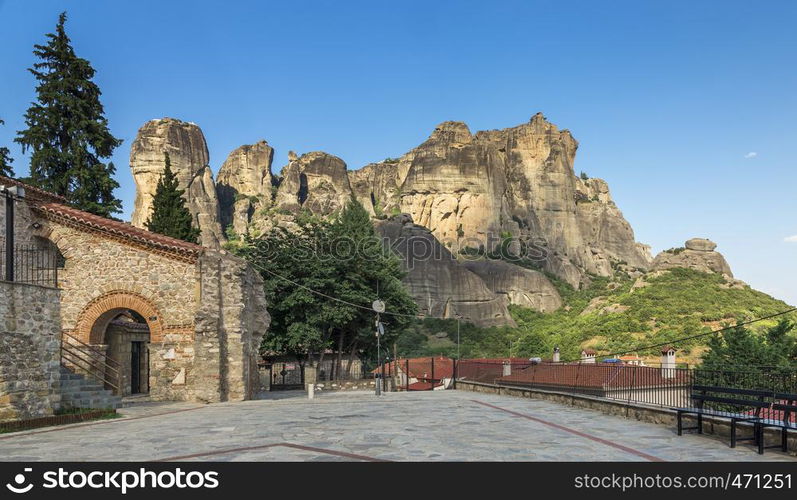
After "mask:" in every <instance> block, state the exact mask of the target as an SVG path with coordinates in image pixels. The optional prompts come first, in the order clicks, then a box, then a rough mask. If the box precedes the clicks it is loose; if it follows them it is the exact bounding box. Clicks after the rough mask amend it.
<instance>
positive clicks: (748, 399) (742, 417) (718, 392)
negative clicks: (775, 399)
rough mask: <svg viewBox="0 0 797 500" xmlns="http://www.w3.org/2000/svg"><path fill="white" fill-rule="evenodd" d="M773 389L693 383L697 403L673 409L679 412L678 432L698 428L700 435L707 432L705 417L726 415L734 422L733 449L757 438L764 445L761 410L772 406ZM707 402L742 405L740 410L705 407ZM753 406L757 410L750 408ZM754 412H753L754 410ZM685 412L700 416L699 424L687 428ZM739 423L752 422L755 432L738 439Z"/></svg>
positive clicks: (732, 431) (732, 432) (732, 429)
mask: <svg viewBox="0 0 797 500" xmlns="http://www.w3.org/2000/svg"><path fill="white" fill-rule="evenodd" d="M772 396H773V393H772V391H759V390H753V389H735V388H732V387H719V386H710V385H694V386H692V396H691V398H692V401H694V406H693V407H690V408H673V410H675V411H676V412H677V415H678V417H677V418H678V435H679V436H681V435H682V434H683V431H685V430H692V429H696V430H697V432H698V434H702V433H703V416H704V415H706V416H709V417H718V418H724V419H728V420H730V421H731V448H736V442H737V441H747V440H749V441H754V442H755V443H756V444H758V445H759V448H760V444H761V441H762V439H761V437H762V434H761V428H759V426H758V424H757V422H758V421H759V420H760V416H761V410H762V409H764V408H770V407H771V406H772ZM705 403H720V404H724V405H728V406H732V407H736V408H739V411H727V410H716V409H711V408H705V407H704V405H705ZM750 408H752V409H753V410H750ZM751 411H752V413H750V412H751ZM683 415H696V416H697V426H695V427H684V426H683V420H682V417H683ZM739 422H750V423H752V424H753V435H752V436H750V437H745V438H737V436H736V430H737V424H738V423H739ZM759 453H763V451H761V450H759Z"/></svg>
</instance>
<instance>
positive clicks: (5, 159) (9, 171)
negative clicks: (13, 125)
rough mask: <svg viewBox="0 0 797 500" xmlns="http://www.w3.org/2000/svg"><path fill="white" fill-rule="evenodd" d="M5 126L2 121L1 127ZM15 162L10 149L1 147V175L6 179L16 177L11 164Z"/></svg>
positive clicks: (0, 122) (0, 121)
mask: <svg viewBox="0 0 797 500" xmlns="http://www.w3.org/2000/svg"><path fill="white" fill-rule="evenodd" d="M3 124H5V122H4V121H3V120H0V125H3ZM13 161H14V159H13V158H11V156H10V152H9V151H8V148H5V147H0V175H5V176H6V177H14V169H13V168H11V163H12V162H13Z"/></svg>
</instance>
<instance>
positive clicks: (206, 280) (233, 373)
mask: <svg viewBox="0 0 797 500" xmlns="http://www.w3.org/2000/svg"><path fill="white" fill-rule="evenodd" d="M200 268H201V275H202V277H201V290H202V292H201V301H202V303H201V306H200V309H199V311H198V313H197V315H196V332H195V343H194V346H195V349H194V353H195V357H196V359H195V366H194V373H193V377H192V383H193V387H192V393H193V394H194V395H195V396H196V398H197V399H200V400H206V401H218V400H219V399H220V400H222V401H238V400H243V399H249V398H252V397H253V396H254V395H255V394H256V393H257V392H258V390H259V389H260V377H259V374H258V369H257V356H258V347H259V345H260V341H261V339H262V338H263V335H264V334H265V332H266V330H267V329H268V326H269V324H270V317H269V315H268V312H267V311H266V300H265V296H264V293H263V281H262V279H261V278H260V276H259V275H258V274H257V273H256V272H255V271H254V269H252V267H251V266H249V265H248V264H247V263H246V262H245V261H243V260H241V259H238V258H236V257H232V256H230V255H224V254H222V253H220V252H212V251H208V252H206V253H205V254H204V255H203V256H202V257H201V258H200Z"/></svg>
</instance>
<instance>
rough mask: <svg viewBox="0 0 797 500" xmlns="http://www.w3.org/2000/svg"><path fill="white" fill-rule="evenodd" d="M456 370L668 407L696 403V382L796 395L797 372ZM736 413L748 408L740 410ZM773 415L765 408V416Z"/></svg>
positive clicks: (469, 365) (487, 363)
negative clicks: (694, 392)
mask: <svg viewBox="0 0 797 500" xmlns="http://www.w3.org/2000/svg"><path fill="white" fill-rule="evenodd" d="M455 373H456V380H457V381H461V382H470V381H472V382H479V383H485V384H491V385H498V386H503V387H522V388H532V389H540V390H545V391H551V392H558V393H564V394H573V395H587V396H593V397H599V398H604V399H607V400H613V401H623V402H626V403H628V404H643V405H651V406H659V407H666V408H677V407H690V406H693V400H692V394H693V390H694V387H695V386H699V387H704V386H712V387H726V388H733V389H747V390H758V391H766V392H771V393H772V396H771V397H772V398H774V399H777V395H778V394H795V393H797V371H795V370H793V369H792V370H784V369H773V368H755V369H753V368H751V369H750V370H749V371H719V370H703V369H699V368H688V367H677V366H676V367H671V366H668V365H663V366H658V367H651V366H638V365H630V364H615V363H538V364H534V363H531V362H528V363H524V362H511V363H510V362H506V361H502V360H500V359H496V360H461V361H458V362H457V363H456V369H455ZM707 405H708V406H709V407H710V406H711V405H710V404H708V403H707ZM718 407H719V406H718ZM754 409H755V408H754V407H752V406H751V407H750V408H749V410H750V411H753V410H754ZM736 411H747V410H746V409H745V408H741V410H740V409H739V408H737V409H736ZM768 414H769V413H768V412H766V411H765V412H764V415H762V416H766V415H768Z"/></svg>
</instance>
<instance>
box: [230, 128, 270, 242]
mask: <svg viewBox="0 0 797 500" xmlns="http://www.w3.org/2000/svg"><path fill="white" fill-rule="evenodd" d="M273 159H274V148H272V147H271V146H269V145H268V143H267V142H266V141H260V142H258V143H256V144H246V145H243V146H241V147H239V148H237V149H235V150H234V151H233V152H232V153H230V155H229V156H228V157H227V159H226V160H225V161H224V163H223V164H222V165H221V169H219V175H218V179H217V181H216V191H217V193H218V198H219V219H220V222H221V227H222V228H227V227H228V226H232V230H233V231H234V232H235V233H237V234H243V233H245V232H246V229H247V227H248V225H249V223H250V222H251V220H252V218H253V217H254V216H255V214H256V213H257V212H258V211H259V210H263V209H267V208H269V207H270V206H271V203H272V197H273V196H272V190H273V189H275V186H274V184H275V182H276V179H275V178H274V177H273V176H272V174H271V162H272V161H273Z"/></svg>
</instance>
